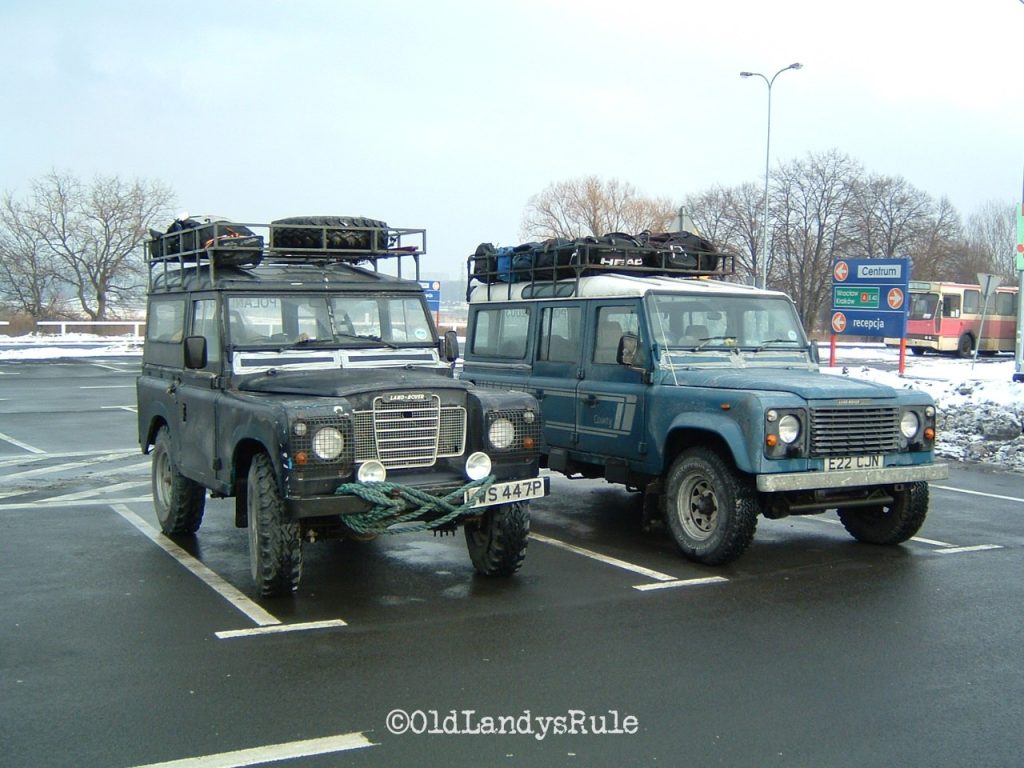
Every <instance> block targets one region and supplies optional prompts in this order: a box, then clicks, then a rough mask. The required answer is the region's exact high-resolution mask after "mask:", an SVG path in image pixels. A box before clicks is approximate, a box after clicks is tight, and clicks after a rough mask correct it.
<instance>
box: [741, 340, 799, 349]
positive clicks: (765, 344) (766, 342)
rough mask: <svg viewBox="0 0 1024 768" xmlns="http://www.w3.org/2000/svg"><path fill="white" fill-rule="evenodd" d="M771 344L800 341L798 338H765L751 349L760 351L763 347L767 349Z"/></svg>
mask: <svg viewBox="0 0 1024 768" xmlns="http://www.w3.org/2000/svg"><path fill="white" fill-rule="evenodd" d="M770 344H800V342H799V341H797V340H796V339H763V340H762V341H759V342H757V344H756V345H755V346H754V349H753V350H751V351H753V352H760V351H761V350H763V349H767V348H768V346H769V345H770Z"/></svg>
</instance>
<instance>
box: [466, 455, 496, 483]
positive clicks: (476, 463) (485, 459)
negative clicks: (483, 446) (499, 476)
mask: <svg viewBox="0 0 1024 768" xmlns="http://www.w3.org/2000/svg"><path fill="white" fill-rule="evenodd" d="M489 474H491V457H490V456H488V455H487V454H486V453H482V452H480V451H477V452H476V453H471V454H470V455H469V458H468V459H466V477H468V478H469V479H470V480H483V479H484V478H485V477H487V476H488V475H489Z"/></svg>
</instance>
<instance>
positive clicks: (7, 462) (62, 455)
mask: <svg viewBox="0 0 1024 768" xmlns="http://www.w3.org/2000/svg"><path fill="white" fill-rule="evenodd" d="M138 454H139V449H138V448H134V449H129V450H123V449H122V450H118V451H103V452H102V453H101V452H99V451H55V452H53V453H50V452H48V451H43V452H42V453H34V454H32V455H30V456H8V457H5V458H3V459H0V467H9V466H11V465H12V464H24V463H25V462H32V461H45V460H46V459H77V458H81V457H82V456H100V455H102V456H105V457H107V458H108V459H110V460H111V461H113V460H115V459H120V458H123V457H125V456H132V455H138Z"/></svg>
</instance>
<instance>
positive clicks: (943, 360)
mask: <svg viewBox="0 0 1024 768" xmlns="http://www.w3.org/2000/svg"><path fill="white" fill-rule="evenodd" d="M111 355H137V356H141V355H142V343H141V341H140V340H139V339H137V338H133V337H130V336H126V337H116V338H113V337H102V336H95V335H92V334H67V335H65V336H59V337H57V336H43V335H31V336H16V337H10V336H3V335H0V360H50V359H57V358H62V357H109V356H111ZM828 355H829V351H828V348H827V346H823V347H822V348H821V359H822V371H823V372H824V373H828V374H831V375H835V376H849V377H851V378H855V379H866V380H868V381H877V382H880V383H883V384H888V385H889V386H891V387H896V388H908V389H918V390H923V391H925V392H927V393H928V394H930V395H931V396H932V397H933V398H935V403H936V405H937V406H938V410H939V420H938V428H939V441H938V445H937V448H936V453H937V454H938V455H939V456H944V457H947V458H950V459H956V460H958V461H977V462H984V463H985V464H989V465H993V466H998V467H1001V468H1004V469H1010V470H1014V471H1016V472H1024V434H1022V432H1024V383H1014V382H1013V372H1014V361H1013V358H1012V357H1008V356H1006V355H1001V356H999V357H998V358H981V359H979V360H978V362H977V363H976V364H975V363H973V362H972V361H971V360H959V359H956V358H952V357H944V356H939V355H925V356H923V357H914V356H912V355H909V354H908V355H907V360H906V373H905V375H904V376H902V377H901V376H900V375H899V374H898V373H897V372H896V371H895V370H885V369H884V368H882V367H879V365H878V364H879V363H884V364H886V365H888V366H890V367H893V366H895V364H896V363H897V362H898V361H899V353H898V352H897V351H896V350H894V349H887V348H885V347H883V346H881V345H878V344H867V345H840V347H839V348H838V350H837V353H836V366H835V367H829V366H828V362H829V359H828Z"/></svg>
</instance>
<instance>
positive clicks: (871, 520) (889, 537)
mask: <svg viewBox="0 0 1024 768" xmlns="http://www.w3.org/2000/svg"><path fill="white" fill-rule="evenodd" d="M892 495H893V501H892V503H890V504H879V505H878V506H876V507H853V508H849V509H843V508H840V509H839V510H838V512H839V519H840V520H841V521H842V523H843V527H844V528H846V530H847V531H849V533H850V535H851V536H853V538H855V539H857V541H863V542H864V543H866V544H901V543H903V542H904V541H906V540H907V539H909V538H910V537H912V536H913V535H914V534H915V533H917V532H918V531H919V530H920V529H921V526H922V525H923V524H924V518H925V516H926V515H927V514H928V483H911V484H909V485H907V486H905V487H904V488H902V489H901V490H898V491H894V492H893V494H892Z"/></svg>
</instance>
